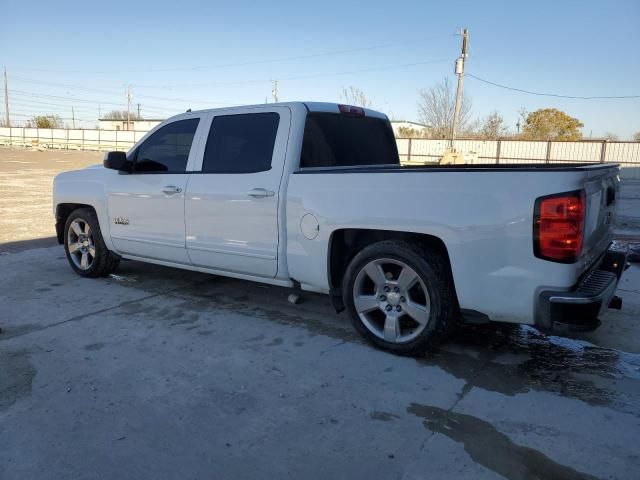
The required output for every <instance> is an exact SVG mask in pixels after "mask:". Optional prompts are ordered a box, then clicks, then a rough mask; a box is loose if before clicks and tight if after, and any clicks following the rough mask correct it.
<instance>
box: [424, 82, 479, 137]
mask: <svg viewBox="0 0 640 480" xmlns="http://www.w3.org/2000/svg"><path fill="white" fill-rule="evenodd" d="M455 104H456V93H455V91H454V88H453V84H452V83H451V80H449V78H445V79H444V80H443V81H442V82H440V83H436V84H435V85H434V86H432V87H430V88H427V89H424V90H421V91H420V99H419V100H418V116H419V117H420V120H421V121H422V123H425V124H427V125H429V126H430V127H431V131H432V136H433V138H448V137H449V136H450V135H451V128H452V125H453V115H454V111H455ZM470 117H471V99H470V98H469V97H468V96H467V95H466V94H464V93H463V95H462V105H461V107H460V118H459V123H458V130H459V131H460V132H464V131H467V130H468V126H469V125H468V124H469V120H470Z"/></svg>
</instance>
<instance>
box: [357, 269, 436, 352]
mask: <svg viewBox="0 0 640 480" xmlns="http://www.w3.org/2000/svg"><path fill="white" fill-rule="evenodd" d="M353 303H354V306H355V309H356V312H357V313H358V316H359V317H360V320H361V321H362V323H363V324H364V326H365V327H367V329H368V330H369V331H370V332H371V333H373V334H374V335H375V336H377V337H378V338H380V339H382V340H384V341H386V342H390V343H406V342H410V341H411V340H413V339H415V338H416V337H417V336H418V335H420V333H421V332H422V331H423V330H424V329H425V328H426V326H427V325H428V323H429V316H430V313H431V300H430V298H429V291H428V290H427V287H426V285H425V284H424V282H423V281H422V279H421V278H420V276H419V275H418V274H417V273H416V271H415V270H414V269H413V268H411V267H410V266H409V265H407V264H406V263H404V262H401V261H399V260H395V259H391V258H380V259H376V260H372V261H371V262H369V263H367V264H366V265H364V266H363V267H362V269H360V271H359V272H358V274H357V275H356V280H355V282H354V284H353Z"/></svg>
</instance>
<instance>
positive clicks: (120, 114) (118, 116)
mask: <svg viewBox="0 0 640 480" xmlns="http://www.w3.org/2000/svg"><path fill="white" fill-rule="evenodd" d="M129 115H130V118H131V120H142V118H141V117H138V115H137V114H136V113H134V112H130V113H129ZM102 118H105V119H109V120H126V119H127V111H126V110H111V111H110V112H107V113H105V114H104V117H102Z"/></svg>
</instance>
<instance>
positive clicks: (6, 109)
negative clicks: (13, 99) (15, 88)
mask: <svg viewBox="0 0 640 480" xmlns="http://www.w3.org/2000/svg"><path fill="white" fill-rule="evenodd" d="M4 114H5V116H6V117H5V118H6V123H7V127H10V126H11V119H10V118H9V86H8V83H7V67H4Z"/></svg>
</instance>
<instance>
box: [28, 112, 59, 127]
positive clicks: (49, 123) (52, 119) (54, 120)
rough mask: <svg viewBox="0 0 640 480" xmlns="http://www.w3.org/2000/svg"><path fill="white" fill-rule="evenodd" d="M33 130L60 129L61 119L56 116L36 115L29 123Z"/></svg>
mask: <svg viewBox="0 0 640 480" xmlns="http://www.w3.org/2000/svg"><path fill="white" fill-rule="evenodd" d="M30 123H31V124H32V125H33V126H34V127H35V128H62V126H63V124H62V119H61V118H60V117H59V116H58V115H37V116H35V117H33V118H32V119H31V122H30Z"/></svg>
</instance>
